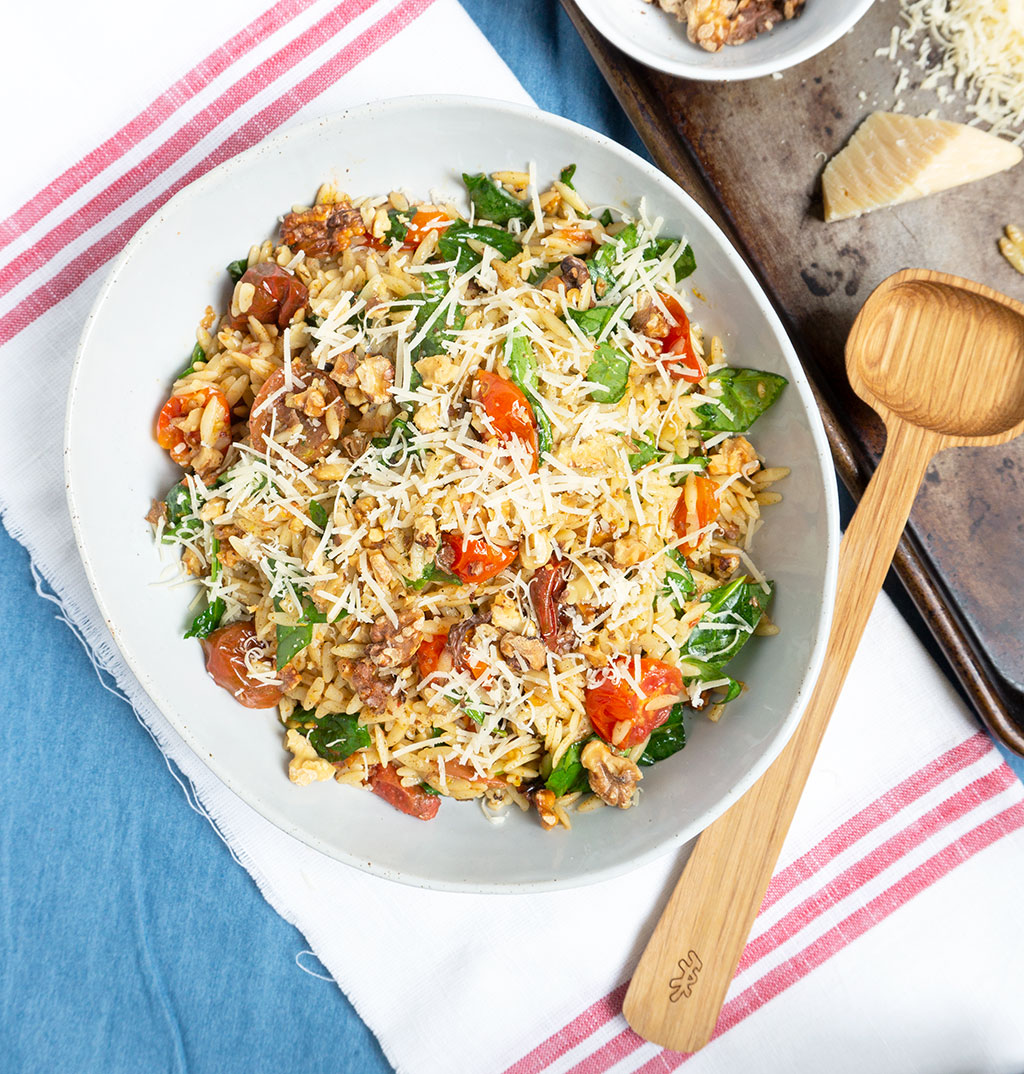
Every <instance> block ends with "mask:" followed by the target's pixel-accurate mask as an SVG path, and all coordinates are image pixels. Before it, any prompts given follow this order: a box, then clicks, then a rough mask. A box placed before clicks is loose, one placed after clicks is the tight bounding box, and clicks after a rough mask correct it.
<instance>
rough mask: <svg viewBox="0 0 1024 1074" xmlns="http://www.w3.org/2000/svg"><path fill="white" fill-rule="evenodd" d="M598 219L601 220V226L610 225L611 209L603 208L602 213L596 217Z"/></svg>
mask: <svg viewBox="0 0 1024 1074" xmlns="http://www.w3.org/2000/svg"><path fill="white" fill-rule="evenodd" d="M598 220H600V221H601V226H602V227H611V226H612V211H611V209H605V211H604V212H603V213H601V215H600V216H599V217H598Z"/></svg>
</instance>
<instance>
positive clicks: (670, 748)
mask: <svg viewBox="0 0 1024 1074" xmlns="http://www.w3.org/2000/svg"><path fill="white" fill-rule="evenodd" d="M685 711H686V706H685V705H684V704H683V702H682V701H680V702H679V703H678V704H676V705H673V706H672V711H671V712H670V713H669V714H668V719H667V720H666V721H665V722H664V723H663V724H662V725H661V726H660V727H655V729H654V730H653V731H652V732H651V737H650V738H649V739H648V740H647V748H646V749H645V750H644V752H643V753H642V754H640V760H639V761H637V764H639V765H641V766H643V767H645V768H646V767H647V766H648V765H652V764H656V763H657V762H658V761H664V760H665V758H666V757H671V756H672V754H673V753H678V752H679V751H680V750H681V749H682V748H683V747H684V746H685V745H686V727H685V725H684V724H683V713H684V712H685Z"/></svg>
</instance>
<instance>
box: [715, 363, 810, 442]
mask: <svg viewBox="0 0 1024 1074" xmlns="http://www.w3.org/2000/svg"><path fill="white" fill-rule="evenodd" d="M788 383H789V382H788V381H787V380H786V378H785V377H782V376H779V374H778V373H763V372H761V371H760V370H758V369H720V370H719V371H718V372H717V373H711V374H709V376H708V387H709V388H710V386H711V385H712V384H718V385H720V386H721V395H720V396H719V397H718V398H717V399H716V400H715V402H713V403H701V405H700V406H699V407H697V414H698V416H699V417H700V423H701V428H702V429H704V430H707V431H714V432H728V433H745V432H746V431H747V430H748V429H749V428H750V426H751V425H753V424H754V422H755V421H756V420H757V419H758V418H759V417H760V416H761V415H762V414H763V413H764V412H765V411H766V410H767V409H768V408H769V407H770V406H771V405H772V403H774V402H775V400H776V399H778V397H779V395H780V393H781V392H782V389H783V388H785V386H786V385H787V384H788ZM708 394H711V393H710V392H709V393H708Z"/></svg>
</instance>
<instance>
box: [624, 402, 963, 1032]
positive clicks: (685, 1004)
mask: <svg viewBox="0 0 1024 1074" xmlns="http://www.w3.org/2000/svg"><path fill="white" fill-rule="evenodd" d="M940 446H942V445H941V442H940V441H939V439H938V438H937V437H936V436H934V435H933V434H931V433H928V432H926V431H923V430H921V429H919V428H917V427H915V426H908V425H904V424H902V423H896V422H894V423H893V425H892V427H891V430H890V435H889V442H888V444H887V446H886V451H885V455H884V456H883V458H882V461H881V463H880V464H879V466H878V469H877V470H876V471H875V474H874V476H873V477H872V479H871V482H870V483H869V485H868V487H867V489H866V490H865V492H864V496H863V497H862V499H861V502H860V506H859V507H858V509H857V511H856V513H855V514H854V516H853V519H852V521H851V522H850V525H849V527H848V528H847V531H846V535H845V537H844V538H843V541H842V545H841V546H840V550H839V586H838V590H837V593H836V604H835V613H834V617H833V620H832V630H831V633H830V634H829V640H828V647H827V649H826V652H825V662H824V665H823V667H822V672H821V676H820V677H819V679H818V682H817V685H816V686H815V688H814V692H813V693H812V694H811V698H810V700H809V701H808V703H807V709H806V711H805V712H804V715H803V718H802V719H801V721H800V724H799V726H798V727H797V729H796V732H795V733H794V735H793V737H792V738H791V739H790V741H789V744H788V745H787V746H786V748H785V749H784V750H783V751H782V753H781V754H780V755H779V757H778V758H777V759H776V760H775V762H774V763H773V764H772V766H771V767H770V768H769V769H768V771H767V772H765V774H764V775H763V776H762V777H761V778H760V779H759V780H758V781H757V783H755V784H754V786H753V787H751V788H750V790H749V791H747V793H746V794H745V795H744V796H743V797H742V798H741V799H740V800H739V801H738V802H736V803H735V804H734V805H733V806H732V807H731V808H730V809H729V810H728V811H727V812H726V813H724V814H723V815H722V816H721V817H720V818H719V819H718V820H717V821H715V822H714V823H713V824H712V825H711V826H710V827H708V828H706V829H705V830H704V831H703V832H702V833H701V835H700V837H699V838H698V840H697V845H696V846H695V847H694V850H693V853H692V854H691V855H690V859H689V861H688V862H687V864H686V866H685V867H684V870H683V875H682V876H681V877H680V879H679V883H678V884H677V885H676V889H675V891H674V892H673V894H672V897H671V899H670V900H669V903H668V906H667V907H666V908H665V911H664V913H662V915H661V919H660V920H659V921H658V924H657V926H656V927H655V929H654V933H653V935H652V936H651V939H650V941H649V942H648V944H647V947H646V949H645V950H644V953H643V956H642V957H641V959H640V962H639V964H638V966H637V968H636V970H635V971H634V973H633V980H632V981H631V983H630V986H629V991H628V992H627V993H626V998H625V1001H624V1002H623V1005H622V1009H623V1013H624V1014H625V1016H626V1020H627V1021H628V1022H629V1024H630V1025H631V1026H632V1027H633V1029H634V1030H635V1031H636V1032H637V1033H639V1034H640V1036H642V1037H646V1038H647V1040H650V1041H654V1042H655V1043H656V1044H660V1045H662V1046H663V1047H666V1048H671V1049H672V1050H674V1051H695V1050H696V1049H698V1048H702V1047H703V1046H704V1045H705V1044H706V1043H707V1042H708V1041H709V1040H710V1039H711V1035H712V1033H713V1032H714V1029H715V1024H716V1022H717V1021H718V1015H719V1012H720V1011H721V1008H722V1004H723V1002H724V1001H725V994H726V992H727V991H728V988H729V984H730V982H731V980H732V978H733V975H734V973H735V971H736V966H737V964H738V963H739V960H740V956H741V955H742V953H743V948H744V946H745V945H746V942H747V937H748V936H749V934H750V929H751V926H752V925H753V923H754V918H755V917H756V916H757V912H758V910H759V909H760V907H761V902H762V901H763V899H764V893H765V891H766V890H767V888H768V883H769V881H770V880H771V877H772V871H773V870H774V868H775V863H776V861H777V860H778V856H779V851H780V850H781V848H782V843H783V840H784V839H785V837H786V832H787V831H788V830H789V825H790V821H791V820H792V819H793V814H794V812H795V811H796V806H797V802H799V800H800V795H801V793H802V792H803V788H804V784H805V783H806V781H807V775H808V773H809V772H810V769H811V764H812V762H813V760H814V756H815V754H816V753H817V751H818V746H819V744H820V743H821V739H822V736H823V735H824V733H825V728H826V726H827V725H828V720H829V717H830V716H831V715H832V709H833V708H834V707H835V703H836V699H837V698H838V696H839V691H840V689H841V688H842V685H843V681H844V680H845V678H846V673H847V671H848V670H849V667H850V663H851V662H852V660H853V656H854V653H855V652H856V650H857V643H858V642H859V641H860V637H861V634H862V633H863V632H864V627H865V625H866V624H867V621H868V616H869V615H870V613H871V609H872V606H873V605H874V603H875V598H876V597H877V596H878V593H879V590H880V589H881V588H882V583H883V581H884V580H885V575H886V571H887V570H888V568H889V564H890V562H891V560H892V557H893V554H894V553H895V551H896V545H897V544H898V543H899V539H900V535H901V534H902V532H903V527H904V525H905V524H906V521H907V518H908V516H909V514H910V507H911V505H912V503H913V502H914V497H915V495H916V494H917V490H918V488H919V487H920V485H921V481H922V480H923V478H924V472H925V469H926V467H927V465H928V462H929V460H930V459H931V457H932V455H933V454H934V452H935V450H936V449H937V448H938V447H940Z"/></svg>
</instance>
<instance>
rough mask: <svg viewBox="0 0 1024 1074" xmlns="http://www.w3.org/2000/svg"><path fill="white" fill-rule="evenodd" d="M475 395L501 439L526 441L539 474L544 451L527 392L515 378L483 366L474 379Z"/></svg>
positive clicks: (527, 448)
mask: <svg viewBox="0 0 1024 1074" xmlns="http://www.w3.org/2000/svg"><path fill="white" fill-rule="evenodd" d="M473 398H474V399H475V400H476V401H477V402H478V403H479V404H480V405H481V406H482V407H483V409H484V413H485V414H486V415H487V418H488V420H489V422H490V424H491V427H492V428H493V429H494V431H495V432H496V433H497V434H498V439H499V441H501V442H502V443H508V442H509V441H510V440H512V439H516V440H520V441H522V443H523V444H524V445H525V446H526V450H527V453H528V454H529V456H530V473H531V474H535V473H536V472H537V467H538V465H539V463H540V451H539V448H538V446H537V427H536V426H535V425H534V423H533V408H532V407H531V406H530V404H529V402H528V401H527V398H526V396H525V395H523V393H522V392H521V391H520V390H519V388H518V387H516V385H515V384H513V383H512V381H510V380H506V379H505V377H499V376H498V374H497V373H491V372H490V371H489V370H487V369H481V370H480V371H479V372H478V373H477V375H476V377H475V378H474V379H473Z"/></svg>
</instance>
